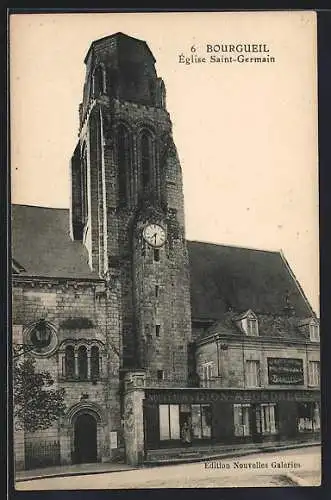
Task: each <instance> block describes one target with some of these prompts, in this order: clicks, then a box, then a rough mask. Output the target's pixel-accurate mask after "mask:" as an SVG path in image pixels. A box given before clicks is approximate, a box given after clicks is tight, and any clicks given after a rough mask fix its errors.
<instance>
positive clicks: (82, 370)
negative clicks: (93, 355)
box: [78, 346, 87, 380]
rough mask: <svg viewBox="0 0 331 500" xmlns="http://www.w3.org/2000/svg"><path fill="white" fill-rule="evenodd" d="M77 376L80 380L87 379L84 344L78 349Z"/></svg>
mask: <svg viewBox="0 0 331 500" xmlns="http://www.w3.org/2000/svg"><path fill="white" fill-rule="evenodd" d="M78 376H79V378H80V379H81V380H86V379H87V350H86V347H85V346H80V348H79V349H78Z"/></svg>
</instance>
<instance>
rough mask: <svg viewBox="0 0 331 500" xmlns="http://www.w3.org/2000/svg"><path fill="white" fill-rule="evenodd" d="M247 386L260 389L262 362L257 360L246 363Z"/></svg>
mask: <svg viewBox="0 0 331 500" xmlns="http://www.w3.org/2000/svg"><path fill="white" fill-rule="evenodd" d="M246 385H247V387H260V385H261V381H260V362H259V361H256V360H248V361H246Z"/></svg>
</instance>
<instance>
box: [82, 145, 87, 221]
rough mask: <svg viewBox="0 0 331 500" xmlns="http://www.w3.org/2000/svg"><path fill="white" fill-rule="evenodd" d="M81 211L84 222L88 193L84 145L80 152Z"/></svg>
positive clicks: (85, 219)
mask: <svg viewBox="0 0 331 500" xmlns="http://www.w3.org/2000/svg"><path fill="white" fill-rule="evenodd" d="M81 186H82V212H83V223H84V224H85V223H86V221H87V216H88V194H87V188H88V186H87V152H86V147H84V149H83V152H82V182H81Z"/></svg>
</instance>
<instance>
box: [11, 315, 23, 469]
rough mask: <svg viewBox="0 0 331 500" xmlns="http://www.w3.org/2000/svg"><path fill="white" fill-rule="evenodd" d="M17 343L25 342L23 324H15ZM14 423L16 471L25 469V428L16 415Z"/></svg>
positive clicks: (14, 341)
mask: <svg viewBox="0 0 331 500" xmlns="http://www.w3.org/2000/svg"><path fill="white" fill-rule="evenodd" d="M15 344H19V345H22V344H23V326H21V325H13V347H14V346H15ZM22 358H23V359H24V356H22ZM13 423H14V425H13V434H14V435H13V441H14V459H15V471H19V470H24V469H25V439H24V430H23V429H22V426H21V425H20V423H19V422H18V420H17V418H16V417H15V416H14V422H13Z"/></svg>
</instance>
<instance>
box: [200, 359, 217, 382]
mask: <svg viewBox="0 0 331 500" xmlns="http://www.w3.org/2000/svg"><path fill="white" fill-rule="evenodd" d="M201 372H202V377H201V382H202V387H210V386H211V384H212V381H213V378H214V363H213V362H212V361H208V362H207V363H203V364H202V367H201Z"/></svg>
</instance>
